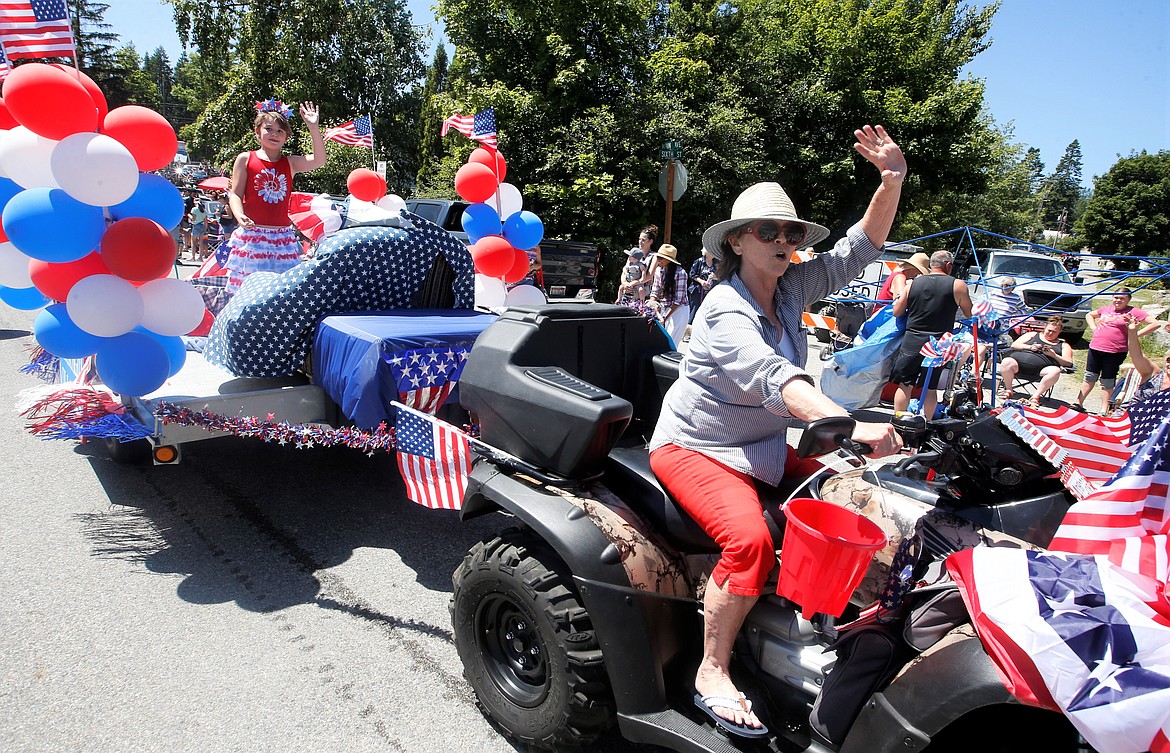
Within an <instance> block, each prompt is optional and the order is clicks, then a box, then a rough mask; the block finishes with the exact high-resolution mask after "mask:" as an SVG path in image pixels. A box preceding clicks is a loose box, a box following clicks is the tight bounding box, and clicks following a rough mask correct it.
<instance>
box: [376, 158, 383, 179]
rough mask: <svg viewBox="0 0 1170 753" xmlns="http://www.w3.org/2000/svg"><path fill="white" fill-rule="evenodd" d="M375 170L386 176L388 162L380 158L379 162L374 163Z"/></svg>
mask: <svg viewBox="0 0 1170 753" xmlns="http://www.w3.org/2000/svg"><path fill="white" fill-rule="evenodd" d="M374 172H376V173H377V174H378V175H381V176H382V177H383V178H385V177H386V162H385V161H383V160H378V161H377V162H375V163H374Z"/></svg>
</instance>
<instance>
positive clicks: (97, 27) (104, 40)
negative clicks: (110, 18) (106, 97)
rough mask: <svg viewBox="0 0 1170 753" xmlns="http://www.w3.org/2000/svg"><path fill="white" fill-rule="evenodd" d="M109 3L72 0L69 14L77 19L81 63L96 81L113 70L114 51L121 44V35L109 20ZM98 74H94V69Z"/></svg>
mask: <svg viewBox="0 0 1170 753" xmlns="http://www.w3.org/2000/svg"><path fill="white" fill-rule="evenodd" d="M109 8H110V5H109V3H102V2H96V1H95V0H69V16H70V18H71V19H72V23H73V38H74V39H75V40H76V41H77V57H78V59H79V60H80V62H81V67H82V69H83V70H85V71H86V72H87V73H88V74H89V75H90V76H91V77H93V78H94V80H95V81H98V80H99V78H100V77H102V75H103V74H105V73H108V72H111V71H112V66H113V65H114V51H115V49H116V48H117V47H118V35H117V34H115V33H114V32H113V31H111V29H112V28H113V27H112V26H111V25H110V24H108V23H106V20H105V15H106V11H107V10H109ZM95 71H96V72H97V73H98V76H96V77H95V76H94V75H93V74H94V72H95Z"/></svg>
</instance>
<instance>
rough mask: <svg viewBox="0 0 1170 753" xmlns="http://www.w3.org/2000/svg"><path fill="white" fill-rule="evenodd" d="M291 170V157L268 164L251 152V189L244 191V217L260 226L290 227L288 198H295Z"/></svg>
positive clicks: (249, 161) (249, 163) (249, 169)
mask: <svg viewBox="0 0 1170 753" xmlns="http://www.w3.org/2000/svg"><path fill="white" fill-rule="evenodd" d="M292 179H293V174H292V167H291V166H289V163H288V157H284V156H282V157H281V158H280V159H278V160H277V161H276V162H265V161H264V160H262V159H260V156H259V155H258V154H257V153H256V152H248V185H247V186H246V187H245V188H244V214H246V215H248V217H249V218H250V219H251V220H252V222H255V223H256V224H257V225H267V226H268V227H288V225H289V224H290V223H291V222H292V221H291V220H290V219H289V218H288V202H289V196H290V195H291V194H292Z"/></svg>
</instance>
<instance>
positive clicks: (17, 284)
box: [0, 241, 33, 288]
mask: <svg viewBox="0 0 1170 753" xmlns="http://www.w3.org/2000/svg"><path fill="white" fill-rule="evenodd" d="M29 261H31V260H30V259H29V257H28V256H27V255H25V254H24V253H23V252H22V251H21V250H20V249H19V248H17V247H16V246H14V245H12V244H11V243H8V242H7V241H5V242H4V243H0V285H3V286H4V287H6V288H31V287H32V286H33V283H32V278H31V277H29V274H28V263H29Z"/></svg>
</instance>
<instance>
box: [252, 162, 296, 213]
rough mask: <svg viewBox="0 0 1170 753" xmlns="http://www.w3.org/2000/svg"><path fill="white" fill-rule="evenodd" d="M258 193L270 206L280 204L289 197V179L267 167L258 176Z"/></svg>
mask: <svg viewBox="0 0 1170 753" xmlns="http://www.w3.org/2000/svg"><path fill="white" fill-rule="evenodd" d="M256 193H258V194H260V198H261V199H264V201H266V202H268V203H269V204H279V203H280V202H282V201H284V197H286V196H288V178H286V177H285V176H284V174H283V173H278V172H276V170H275V169H274V168H271V167H266V168H264V169H263V170H261V171H260V172H259V173H257V174H256Z"/></svg>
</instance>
